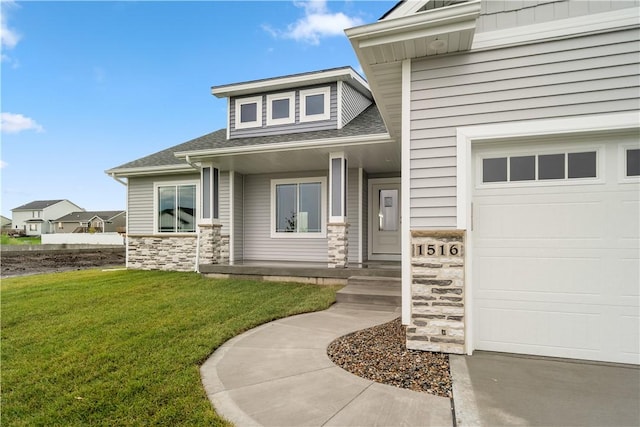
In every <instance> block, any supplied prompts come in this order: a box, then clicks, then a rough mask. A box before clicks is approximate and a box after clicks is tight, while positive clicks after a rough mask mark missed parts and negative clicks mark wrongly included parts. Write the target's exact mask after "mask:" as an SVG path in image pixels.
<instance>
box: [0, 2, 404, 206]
mask: <svg viewBox="0 0 640 427" xmlns="http://www.w3.org/2000/svg"><path fill="white" fill-rule="evenodd" d="M395 3H396V2H395V1H382V0H378V1H364V0H363V1H359V0H352V1H328V2H327V1H304V2H302V1H295V2H294V1H257V2H246V1H226V2H223V1H198V2H170V1H165V2H150V1H139V2H130V1H122V2H103V1H91V2H71V1H67V2H50V1H48V2H31V1H19V2H14V1H5V0H2V3H1V20H2V32H1V36H2V38H1V45H2V53H1V55H2V62H1V70H0V71H1V104H0V106H1V113H2V124H1V130H2V134H1V137H2V144H1V147H2V152H1V156H0V159H1V163H0V166H1V167H2V169H1V179H2V202H1V203H2V205H1V210H2V214H3V215H4V216H7V217H11V209H12V208H15V207H17V206H19V205H22V204H24V203H28V202H30V201H33V200H46V199H69V200H71V201H72V202H74V203H76V204H78V205H79V206H81V207H83V208H85V209H86V210H107V209H109V210H111V209H124V208H125V187H124V186H122V185H121V184H119V183H117V182H116V181H114V180H113V179H111V178H109V177H108V176H107V175H106V174H104V170H106V169H109V168H112V167H115V166H119V165H121V164H123V163H126V162H128V161H131V160H134V159H137V158H139V157H142V156H145V155H147V154H151V153H154V152H156V151H159V150H162V149H164V148H167V147H170V146H172V145H176V144H179V143H182V142H185V141H187V140H189V139H192V138H195V137H198V136H201V135H204V134H206V133H209V132H211V131H214V130H217V129H220V128H223V127H225V125H226V102H225V101H224V100H219V99H217V98H215V97H214V96H212V95H211V92H210V88H211V86H215V85H221V84H227V83H237V82H242V81H248V80H254V79H260V78H267V77H274V76H280V75H286V74H294V73H299V72H306V71H314V70H321V69H326V68H333V67H341V66H345V65H351V66H352V67H354V69H356V70H360V69H359V65H358V61H357V59H356V56H355V54H354V52H353V49H352V48H351V45H350V43H349V41H348V39H347V38H346V36H345V35H344V32H343V30H344V28H349V27H352V26H357V25H362V24H366V23H372V22H375V21H376V20H377V19H378V18H379V17H380V16H381V15H383V14H384V13H385V12H386V11H387V10H389V9H390V8H392V7H393V5H394V4H395Z"/></svg>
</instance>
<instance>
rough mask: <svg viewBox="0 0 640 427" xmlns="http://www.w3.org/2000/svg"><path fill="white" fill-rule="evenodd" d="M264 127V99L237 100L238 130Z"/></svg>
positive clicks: (257, 97) (258, 97)
mask: <svg viewBox="0 0 640 427" xmlns="http://www.w3.org/2000/svg"><path fill="white" fill-rule="evenodd" d="M261 126H262V97H261V96H255V97H251V98H240V99H236V129H244V128H255V127H261Z"/></svg>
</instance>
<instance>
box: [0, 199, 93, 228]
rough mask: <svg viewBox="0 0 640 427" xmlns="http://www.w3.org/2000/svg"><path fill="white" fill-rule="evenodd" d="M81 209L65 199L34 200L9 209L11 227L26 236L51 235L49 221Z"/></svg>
mask: <svg viewBox="0 0 640 427" xmlns="http://www.w3.org/2000/svg"><path fill="white" fill-rule="evenodd" d="M82 210H83V209H82V208H81V207H80V206H78V205H76V204H75V203H72V202H70V201H69V200H66V199H59V200H36V201H33V202H30V203H27V204H24V205H22V206H18V207H17V208H14V209H11V216H12V226H13V229H15V230H24V231H25V233H26V234H27V236H39V235H41V234H47V233H53V232H54V229H53V226H52V225H51V221H52V220H55V219H57V218H60V217H61V216H63V215H66V214H68V213H71V212H74V211H82Z"/></svg>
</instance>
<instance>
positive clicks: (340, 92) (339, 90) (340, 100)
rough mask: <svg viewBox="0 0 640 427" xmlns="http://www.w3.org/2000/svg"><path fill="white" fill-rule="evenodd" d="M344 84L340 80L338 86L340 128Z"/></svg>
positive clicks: (339, 125) (339, 127)
mask: <svg viewBox="0 0 640 427" xmlns="http://www.w3.org/2000/svg"><path fill="white" fill-rule="evenodd" d="M342 85H343V83H342V82H341V81H340V82H338V87H337V92H338V93H337V102H338V108H337V110H338V117H337V119H338V129H342Z"/></svg>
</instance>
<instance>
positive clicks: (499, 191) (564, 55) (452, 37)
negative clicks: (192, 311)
mask: <svg viewBox="0 0 640 427" xmlns="http://www.w3.org/2000/svg"><path fill="white" fill-rule="evenodd" d="M639 5H640V4H639V2H638V1H630V2H600V1H537V2H536V1H534V2H512V1H487V2H485V1H482V2H481V1H479V0H473V1H455V0H452V1H427V0H424V1H407V2H400V3H398V5H397V6H396V7H395V8H394V9H392V10H391V11H389V12H388V13H387V14H386V15H385V16H383V17H382V18H381V19H380V20H379V21H378V22H376V23H373V24H369V25H364V26H361V27H357V28H353V29H349V30H347V31H346V33H347V36H348V38H349V39H350V41H351V43H352V45H353V48H354V50H355V52H356V54H357V56H358V59H359V61H360V64H361V66H362V68H363V70H364V72H365V75H366V77H367V81H368V82H365V81H364V80H363V79H362V78H361V77H360V76H359V75H358V74H357V73H355V72H354V71H353V70H351V69H350V68H341V69H334V70H326V71H320V72H316V73H308V74H301V75H293V76H285V77H279V78H273V79H266V80H260V81H252V82H245V83H238V84H231V85H225V86H216V87H214V88H213V89H212V92H213V94H214V95H215V96H218V97H225V98H227V99H228V117H227V119H228V127H227V129H226V130H220V131H217V132H213V133H211V134H208V135H205V136H203V137H201V138H197V139H195V140H192V141H189V142H186V143H184V144H181V145H178V146H175V147H172V148H169V149H167V150H164V151H162V152H159V153H156V154H153V155H151V156H148V157H145V158H142V159H139V160H135V161H133V162H130V163H127V164H125V165H122V166H120V167H117V168H114V169H111V170H109V171H107V172H108V173H109V174H110V175H112V176H113V177H114V178H116V179H120V178H127V184H128V192H127V197H128V200H127V202H128V207H129V208H128V209H129V210H128V215H129V220H128V232H129V237H128V241H127V245H128V248H127V250H128V257H129V258H128V266H129V267H132V268H168V269H185V270H186V269H191V268H193V264H194V263H195V262H196V260H198V261H199V262H200V263H203V264H206V263H231V264H233V263H234V262H240V261H246V260H256V261H260V260H262V261H269V260H288V261H317V262H326V263H328V266H329V267H333V268H336V267H345V266H348V265H349V264H358V263H360V262H363V261H366V260H394V259H395V260H400V261H401V266H402V296H403V298H402V321H403V324H405V325H407V326H408V328H407V334H408V339H407V345H408V347H409V348H414V349H424V350H432V351H444V352H450V353H468V354H471V353H472V352H473V350H476V349H479V350H492V351H505V352H514V353H525V354H526V353H528V354H536V355H543V356H555V357H568V358H576V359H588V360H598V361H608V362H621V363H632V364H639V363H640V307H639V298H638V295H639V291H638V283H640V277H639V271H640V261H639V258H640V254H639V252H640V227H639V223H638V218H639V217H640V208H639V206H640V201H639V195H640V143H639V138H638V136H639V131H640V111H639V105H640V104H639V102H640V91H639V81H640V79H639V76H640V72H639V60H640V55H639V53H640V52H639V44H638V41H639V38H640V37H639V36H640V32H639V31H638V29H639V27H640V8H639ZM374 100H375V102H374ZM185 210H189V212H195V215H194V216H193V218H189V217H187V218H182V220H179V219H180V218H181V216H180V215H178V214H176V212H181V211H185ZM161 213H162V214H161ZM169 213H170V214H171V215H168V214H169ZM176 260H177V261H176Z"/></svg>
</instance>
